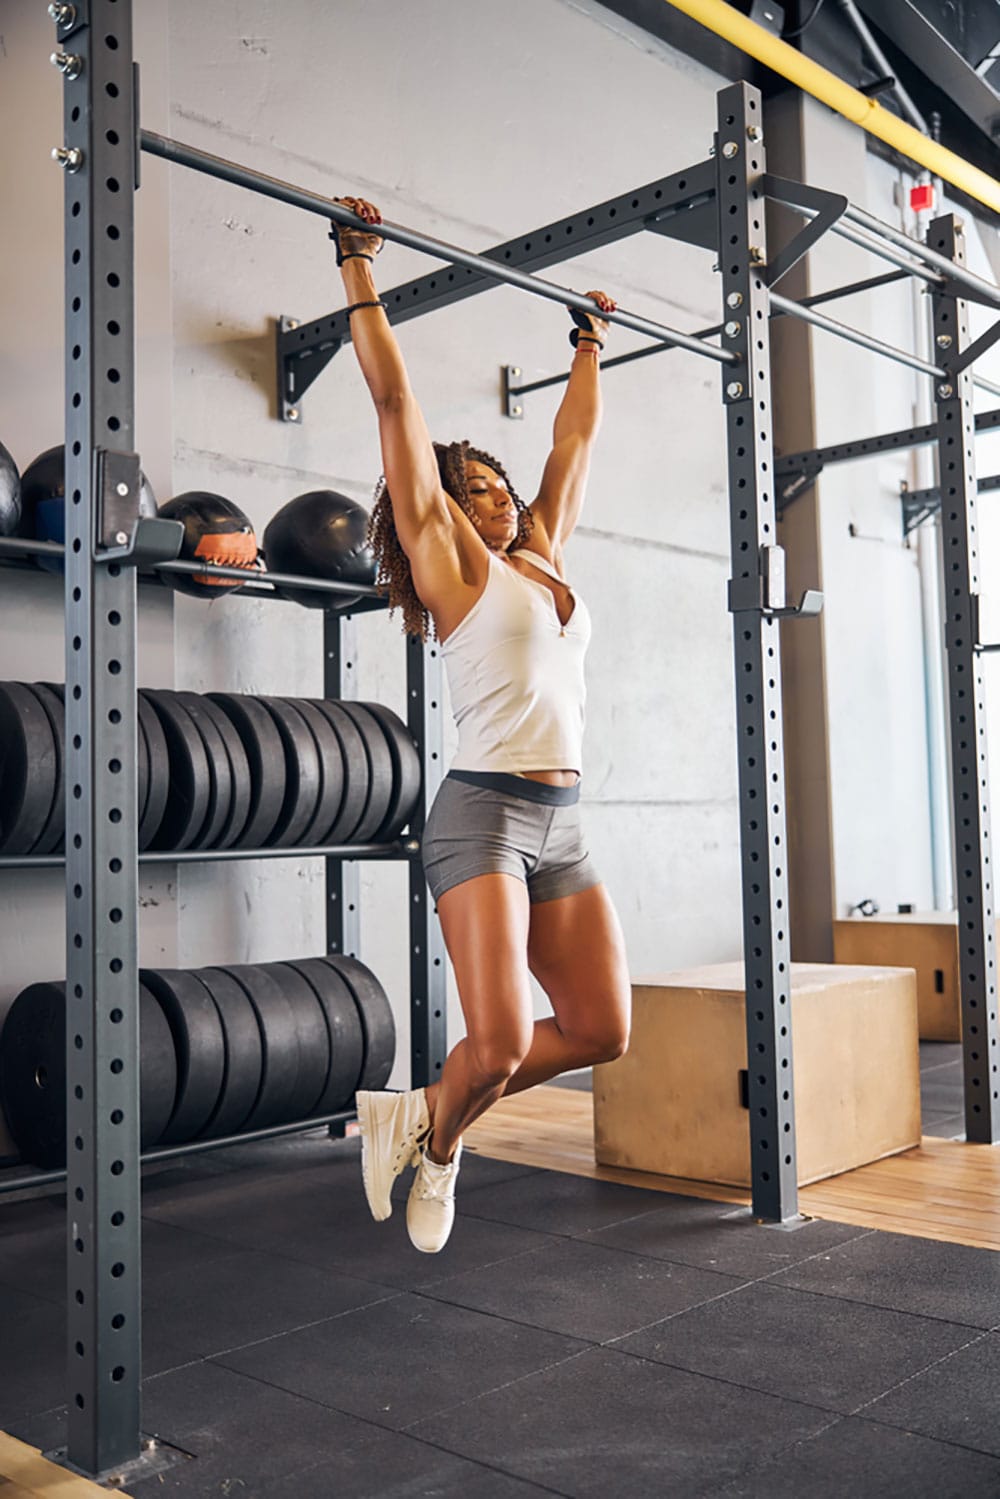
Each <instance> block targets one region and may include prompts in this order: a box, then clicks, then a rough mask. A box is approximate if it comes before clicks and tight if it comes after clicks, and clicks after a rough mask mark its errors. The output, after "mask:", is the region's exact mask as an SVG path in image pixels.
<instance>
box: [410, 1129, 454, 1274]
mask: <svg viewBox="0 0 1000 1499" xmlns="http://www.w3.org/2000/svg"><path fill="white" fill-rule="evenodd" d="M461 1155H462V1146H461V1143H459V1144H458V1145H457V1146H456V1147H455V1154H454V1156H453V1157H452V1159H451V1160H450V1161H448V1162H447V1163H446V1164H445V1165H444V1166H439V1165H438V1164H437V1162H436V1161H432V1160H431V1159H430V1157H429V1156H428V1154H427V1151H426V1150H421V1152H420V1164H419V1165H418V1166H417V1174H416V1176H415V1177H414V1178H413V1186H412V1187H411V1188H410V1195H409V1197H408V1198H407V1200H406V1227H407V1229H408V1230H409V1234H410V1242H411V1243H412V1245H413V1247H414V1249H419V1250H421V1252H422V1253H423V1254H437V1252H438V1250H439V1249H443V1248H444V1246H445V1245H446V1244H447V1242H448V1235H449V1234H450V1233H451V1225H452V1224H453V1223H454V1221H455V1182H456V1180H457V1178H458V1163H459V1160H460V1159H461Z"/></svg>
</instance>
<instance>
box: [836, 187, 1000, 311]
mask: <svg viewBox="0 0 1000 1499" xmlns="http://www.w3.org/2000/svg"><path fill="white" fill-rule="evenodd" d="M845 218H848V219H850V220H851V222H852V223H855V224H857V225H858V226H859V227H860V228H862V229H864V230H866V231H867V233H868V234H873V235H877V236H878V237H879V238H880V239H884V240H888V241H889V243H890V244H892V245H897V246H899V247H900V248H901V249H904V250H907V251H908V252H909V253H910V254H911V255H913V256H915V257H916V258H917V259H918V260H922V261H923V262H924V264H925V265H929V266H931V267H933V268H934V269H935V270H936V271H938V272H939V273H940V275H941V279H942V280H944V281H953V282H958V283H959V285H961V286H965V287H967V288H968V289H969V290H970V291H973V292H975V293H976V295H977V297H978V298H980V299H981V300H982V301H984V302H988V303H990V304H991V305H992V306H994V307H1000V286H994V285H993V284H992V283H991V282H989V281H984V280H983V278H982V276H977V275H976V274H975V272H974V271H970V270H967V269H966V268H965V266H963V265H958V264H956V262H955V261H954V260H949V259H948V257H947V256H946V255H939V254H938V252H937V250H932V249H931V247H930V245H925V244H921V242H920V240H918V239H911V238H910V236H909V235H908V234H904V233H903V232H902V230H901V229H894V228H893V227H892V225H891V224H886V223H883V221H882V220H881V219H877V218H876V217H875V215H874V214H872V213H868V212H867V210H866V209H864V208H858V207H856V206H855V204H853V203H850V204H848V207H847V213H846V214H845Z"/></svg>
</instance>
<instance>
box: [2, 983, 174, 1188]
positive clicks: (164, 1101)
mask: <svg viewBox="0 0 1000 1499" xmlns="http://www.w3.org/2000/svg"><path fill="white" fill-rule="evenodd" d="M139 1041H140V1054H141V1058H142V1061H141V1066H140V1100H141V1110H142V1124H141V1136H140V1138H141V1143H142V1147H143V1149H146V1148H147V1147H148V1146H150V1145H155V1144H156V1142H157V1140H158V1139H159V1138H160V1135H161V1133H162V1131H163V1128H164V1126H165V1125H166V1122H167V1120H168V1119H169V1117H170V1114H171V1111H172V1109H173V1105H174V1096H175V1094H176V1091H177V1059H176V1056H175V1054H174V1042H173V1037H172V1035H171V1032H170V1028H169V1026H168V1025H167V1022H166V1019H165V1017H164V1014H163V1011H162V1010H161V1009H160V1007H159V1005H158V1004H157V1002H156V1000H155V999H154V998H153V996H152V994H150V992H149V991H148V990H147V989H145V988H144V987H143V986H141V985H140V988H139ZM0 1104H2V1106H3V1111H4V1114H5V1116H6V1119H7V1123H8V1124H9V1126H10V1132H11V1134H12V1135H13V1137H14V1141H15V1143H16V1145H17V1148H18V1150H19V1151H20V1153H21V1155H22V1156H23V1157H24V1159H25V1160H26V1161H30V1162H31V1163H32V1165H35V1166H42V1167H45V1168H46V1169H50V1170H53V1169H57V1168H59V1167H62V1166H65V1164H66V985H65V984H64V983H62V982H60V983H55V984H31V985H30V986H29V987H28V988H27V989H23V990H22V991H21V993H20V994H19V995H18V996H17V998H16V999H15V1000H14V1003H13V1004H12V1005H11V1007H10V1009H9V1010H8V1012H7V1019H6V1023H5V1025H4V1027H3V1033H2V1035H0Z"/></svg>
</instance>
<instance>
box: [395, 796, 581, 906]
mask: <svg viewBox="0 0 1000 1499" xmlns="http://www.w3.org/2000/svg"><path fill="white" fill-rule="evenodd" d="M579 801H580V783H579V781H578V782H577V783H576V785H575V786H549V785H546V784H545V782H544V781H530V780H525V779H524V778H523V777H522V776H515V775H505V774H503V773H500V772H489V771H475V770H450V771H449V772H448V774H447V775H446V776H445V778H444V780H443V781H442V782H441V785H440V787H439V789H438V794H437V796H436V797H435V798H434V803H433V806H432V807H431V810H430V815H429V816H428V818H427V823H426V826H425V828H424V837H423V860H424V873H425V874H426V876H427V883H428V885H429V886H430V890H431V895H432V896H433V897H434V900H435V901H438V900H440V898H441V896H442V895H443V894H444V892H445V891H446V890H450V889H451V887H452V886H453V885H460V884H461V883H462V882H463V880H471V879H474V878H475V876H476V875H479V874H513V875H516V876H517V878H518V879H520V880H523V881H524V882H525V884H526V885H527V887H528V898H529V900H530V901H531V902H532V903H533V904H534V903H535V902H537V901H543V900H557V899H558V898H559V897H560V896H563V895H576V894H577V893H578V892H579V891H580V890H587V889H589V888H590V886H591V885H598V884H600V880H601V877H600V875H599V874H598V873H597V870H596V869H595V867H594V864H593V861H592V859H591V857H590V855H589V854H588V852H587V849H586V846H585V844H584V840H583V830H582V828H581V826H580V808H579V805H578V804H579Z"/></svg>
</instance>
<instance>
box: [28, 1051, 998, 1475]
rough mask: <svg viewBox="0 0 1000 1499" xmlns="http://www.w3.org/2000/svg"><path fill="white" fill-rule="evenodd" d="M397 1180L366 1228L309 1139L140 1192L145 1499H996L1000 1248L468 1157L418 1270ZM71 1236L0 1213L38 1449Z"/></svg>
mask: <svg viewBox="0 0 1000 1499" xmlns="http://www.w3.org/2000/svg"><path fill="white" fill-rule="evenodd" d="M943 1065H944V1066H947V1065H950V1064H947V1063H946V1064H943ZM931 1075H932V1076H933V1070H932V1071H931ZM227 1157H228V1159H226V1158H227ZM408 1187H409V1178H408V1177H407V1178H405V1179H403V1180H401V1182H400V1183H399V1185H398V1187H397V1190H396V1192H395V1194H394V1212H393V1215H392V1217H391V1218H390V1219H389V1220H388V1221H387V1222H385V1223H380V1224H376V1223H373V1221H372V1219H371V1217H370V1215H369V1213H368V1209H367V1205H366V1203H365V1199H364V1193H363V1190H362V1186H361V1180H360V1160H359V1148H358V1144H357V1142H356V1141H345V1142H340V1143H337V1144H332V1143H331V1142H329V1141H327V1140H325V1139H322V1140H321V1139H318V1138H317V1137H315V1136H313V1137H308V1139H307V1140H306V1141H305V1142H302V1141H295V1142H294V1143H291V1142H280V1143H279V1144H270V1145H268V1146H267V1147H252V1146H246V1147H239V1148H238V1149H237V1150H236V1151H233V1152H231V1153H230V1152H222V1153H220V1155H219V1156H218V1157H213V1158H208V1157H206V1158H204V1159H201V1160H198V1159H192V1160H190V1161H188V1162H185V1163H176V1164H173V1165H170V1166H162V1167H159V1168H156V1169H155V1170H153V1171H149V1172H147V1174H146V1178H145V1181H144V1191H143V1213H144V1221H143V1240H144V1266H143V1289H144V1303H145V1309H144V1325H143V1333H144V1337H143V1345H144V1374H145V1379H144V1385H143V1429H144V1430H145V1431H151V1432H155V1433H157V1434H158V1435H160V1436H162V1438H163V1439H164V1441H166V1442H168V1443H170V1444H172V1445H174V1446H176V1447H178V1448H180V1449H182V1450H183V1451H186V1452H188V1453H191V1454H193V1455H192V1457H191V1458H190V1459H189V1460H185V1461H184V1462H183V1463H181V1464H180V1465H179V1466H177V1467H174V1468H171V1469H169V1470H168V1471H167V1472H166V1473H164V1474H163V1475H161V1476H157V1477H155V1478H150V1479H148V1480H144V1481H143V1482H141V1483H133V1484H131V1485H130V1492H133V1493H134V1494H135V1495H136V1499H146V1496H147V1495H152V1494H154V1493H155V1494H157V1495H160V1494H164V1493H167V1494H174V1493H176V1494H184V1495H191V1496H201V1495H205V1496H208V1495H218V1494H229V1495H238V1494H242V1495H246V1496H247V1499H250V1496H261V1499H291V1496H292V1495H295V1499H311V1496H316V1499H320V1496H322V1499H328V1496H330V1495H333V1494H339V1493H343V1494H349V1495H351V1496H352V1499H367V1496H370V1499H418V1496H425V1495H432V1494H433V1495H435V1496H438V1499H530V1496H532V1495H534V1494H539V1493H546V1492H547V1493H550V1494H551V1493H556V1494H564V1495H573V1496H576V1495H580V1496H590V1495H598V1494H600V1495H601V1496H602V1499H605V1496H607V1495H613V1496H615V1499H617V1496H618V1495H622V1496H625V1495H628V1496H629V1499H633V1496H635V1499H641V1496H643V1495H646V1494H649V1495H655V1496H656V1499H661V1496H663V1495H665V1494H676V1495H678V1499H698V1496H701V1495H704V1496H706V1499H707V1496H709V1495H711V1496H712V1499H716V1496H721V1495H731V1496H732V1499H740V1496H750V1495H754V1496H758V1495H759V1496H760V1499H764V1496H765V1495H766V1496H767V1499H779V1496H786V1495H787V1496H788V1499H791V1496H792V1495H795V1499H799V1495H808V1496H809V1499H827V1496H829V1499H842V1496H843V1495H845V1494H850V1493H857V1494H858V1495H859V1496H860V1495H863V1496H864V1499H869V1496H871V1495H879V1494H881V1493H883V1492H884V1493H885V1494H886V1495H887V1496H888V1495H889V1494H890V1493H892V1494H893V1499H896V1495H897V1494H899V1493H906V1494H907V1495H913V1496H916V1499H922V1496H923V1495H925V1494H926V1495H928V1499H929V1496H930V1495H931V1494H934V1496H935V1499H941V1496H944V1499H947V1496H949V1495H950V1494H954V1495H955V1496H956V1499H958V1495H959V1494H962V1495H963V1496H964V1495H965V1494H978V1493H983V1494H984V1495H985V1494H988V1493H993V1492H1000V1479H998V1474H1000V1461H998V1458H1000V1438H998V1436H997V1428H996V1421H995V1399H994V1396H993V1390H994V1389H995V1387H996V1383H997V1378H998V1376H1000V1342H998V1339H1000V1335H998V1334H997V1333H993V1332H989V1331H986V1329H987V1328H993V1327H996V1326H998V1325H1000V1258H998V1257H997V1256H996V1255H994V1254H991V1253H989V1252H988V1251H983V1250H974V1249H966V1248H963V1247H962V1246H954V1245H946V1244H939V1243H936V1242H933V1241H928V1240H921V1239H915V1238H904V1237H902V1236H900V1235H895V1234H884V1233H878V1232H872V1231H868V1230H863V1229H858V1228H854V1227H850V1226H848V1225H844V1224H837V1223H827V1222H820V1221H815V1222H805V1223H803V1224H801V1225H799V1226H796V1227H794V1228H792V1229H781V1228H766V1227H762V1226H760V1225H757V1224H754V1223H753V1222H752V1220H751V1218H750V1215H749V1213H748V1212H747V1210H746V1209H741V1208H737V1207H733V1205H731V1204H726V1203H719V1202H708V1201H703V1200H701V1199H696V1198H688V1197H681V1196H678V1195H675V1194H669V1193H658V1192H651V1191H644V1190H638V1189H635V1188H631V1187H623V1186H621V1185H619V1184H617V1183H609V1182H601V1181H596V1180H591V1179H589V1178H585V1177H575V1176H567V1175H563V1174H560V1173H555V1172H546V1171H536V1170H533V1169H529V1168H526V1167H522V1166H511V1165H508V1164H506V1163H503V1162H494V1161H490V1160H488V1159H485V1158H482V1157H477V1156H474V1155H472V1154H471V1153H467V1154H466V1155H465V1157H464V1158H463V1165H462V1172H461V1175H460V1178H459V1189H458V1204H459V1213H458V1220H457V1223H456V1227H455V1231H454V1234H453V1236H452V1239H451V1241H450V1243H449V1245H448V1247H447V1248H446V1249H445V1251H444V1252H443V1253H442V1254H440V1255H422V1254H419V1253H417V1252H416V1251H415V1250H414V1249H413V1248H412V1247H411V1245H410V1244H409V1241H408V1238H407V1234H406V1224H405V1197H406V1192H407V1190H408ZM64 1233H65V1223H64V1203H63V1199H62V1198H61V1197H60V1196H59V1195H58V1194H53V1195H51V1196H49V1197H45V1198H36V1199H35V1200H32V1201H15V1202H3V1201H0V1427H4V1428H6V1429H8V1430H10V1431H12V1432H13V1434H14V1435H16V1436H19V1437H21V1438H22V1439H23V1440H25V1441H28V1442H30V1443H32V1444H33V1445H35V1446H39V1447H41V1448H42V1449H43V1450H50V1449H51V1448H53V1447H55V1446H57V1445H60V1444H61V1443H63V1442H65V1439H66V1422H65V1409H64V1401H65V1397H66V1354H65V1330H64V1326H63V1311H62V1302H63V1299H64V1296H65V1284H64V1280H65V1277H64V1264H65V1249H64ZM597 1345H602V1346H597ZM911 1433H912V1434H911ZM852 1453H853V1454H855V1456H853V1457H852ZM894 1473H896V1474H897V1475H898V1483H896V1486H895V1487H892V1484H891V1482H890V1479H891V1475H893V1474H894ZM949 1474H950V1475H951V1477H950V1478H948V1477H947V1475H949ZM932 1480H933V1481H932ZM935 1484H936V1486H935ZM838 1485H839V1488H838ZM880 1485H881V1486H880ZM949 1485H950V1486H949ZM977 1485H978V1488H977ZM991 1485H992V1487H991Z"/></svg>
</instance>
